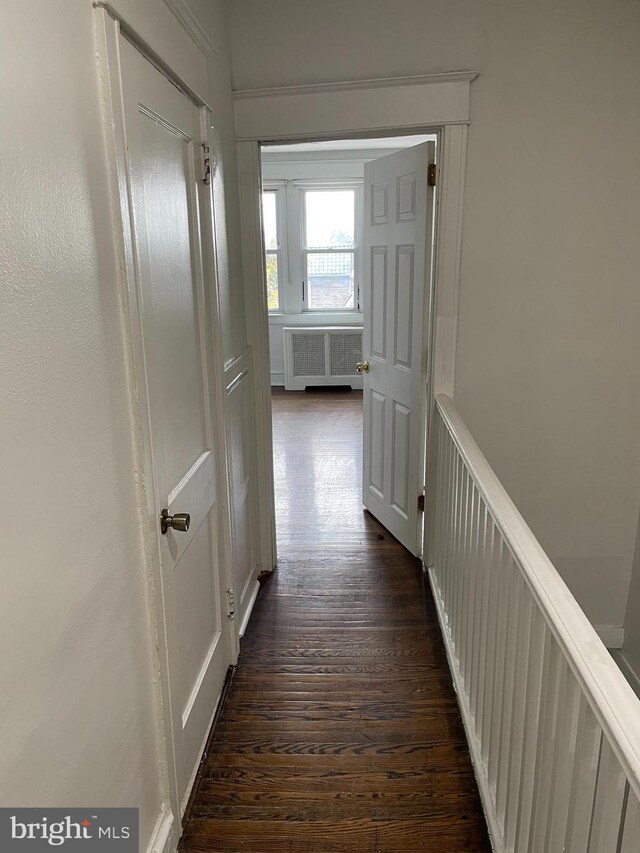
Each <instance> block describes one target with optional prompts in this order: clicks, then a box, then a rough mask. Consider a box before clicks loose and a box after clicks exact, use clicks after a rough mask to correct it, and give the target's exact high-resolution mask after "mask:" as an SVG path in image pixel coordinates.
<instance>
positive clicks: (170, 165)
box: [120, 39, 231, 800]
mask: <svg viewBox="0 0 640 853" xmlns="http://www.w3.org/2000/svg"><path fill="white" fill-rule="evenodd" d="M120 51H121V62H122V75H123V91H124V104H125V125H126V144H127V150H128V171H129V175H128V177H129V187H130V203H131V212H132V220H133V228H134V233H133V245H134V250H135V255H136V258H135V262H136V267H137V268H136V276H135V278H136V283H137V293H136V294H135V295H136V297H137V302H138V312H139V317H140V342H139V348H140V349H142V353H141V354H140V353H138V364H141V365H142V372H143V375H142V376H140V377H139V383H140V386H141V388H142V389H143V392H144V394H145V395H146V400H145V404H146V407H147V409H148V433H149V434H148V436H147V442H148V444H149V447H148V453H149V456H150V465H151V468H152V471H153V480H154V482H153V489H154V495H153V496H150V498H149V513H150V519H151V524H152V526H153V535H154V536H155V537H157V542H158V553H159V560H160V563H161V567H160V577H161V587H162V589H161V602H159V604H160V607H161V610H162V612H161V613H159V614H158V618H161V619H162V620H163V621H164V632H165V637H166V640H165V642H166V649H165V651H166V661H165V665H166V668H167V671H168V683H169V701H170V708H169V709H168V710H169V713H170V716H171V722H172V733H173V740H174V743H173V752H174V756H175V775H176V780H175V782H176V786H177V792H178V797H179V799H180V800H184V798H185V796H186V794H187V793H188V787H189V784H190V781H191V779H192V775H193V772H194V770H195V769H196V765H197V763H198V761H199V758H200V754H201V750H202V747H203V745H204V741H205V738H206V736H207V732H208V729H209V727H210V724H211V720H212V715H213V713H214V710H215V707H216V703H217V700H218V698H219V696H220V693H221V689H222V686H223V683H224V679H225V675H226V672H227V668H228V666H229V664H230V662H231V636H230V631H229V628H228V617H227V605H226V601H225V596H226V591H225V587H224V585H223V579H222V577H221V575H222V572H221V560H220V559H219V554H218V548H217V538H218V537H217V533H216V531H217V526H218V518H217V516H218V511H217V495H216V467H217V466H218V465H219V464H221V463H220V461H219V460H218V458H217V456H218V452H219V448H217V447H216V446H215V441H214V424H213V419H212V409H211V399H210V398H211V397H212V396H213V393H212V392H213V386H212V375H211V366H210V365H211V361H212V356H211V353H212V327H211V318H210V317H209V316H208V311H207V309H206V304H207V303H206V300H205V290H204V288H205V276H204V268H203V256H202V249H201V242H200V215H199V210H198V181H200V180H201V178H202V172H201V153H202V145H201V143H202V131H201V121H200V111H199V109H198V107H197V106H196V105H195V104H194V103H193V102H192V101H191V100H190V99H189V98H188V97H187V96H186V95H184V94H182V92H180V91H179V90H178V89H177V88H176V87H175V86H173V85H172V84H171V83H170V82H169V81H168V80H167V79H166V78H165V77H164V76H163V75H162V74H161V73H160V72H159V71H158V70H157V69H156V68H154V67H153V66H152V65H151V64H150V63H149V62H148V61H147V60H146V59H145V58H144V57H143V56H142V55H141V54H140V53H139V52H138V51H137V50H136V49H135V48H134V47H133V46H132V45H131V44H130V43H128V42H127V41H125V40H124V39H121V40H120ZM206 286H208V287H213V286H214V282H213V281H206ZM163 509H164V510H166V511H167V513H168V515H170V516H174V515H176V514H188V515H189V516H190V524H189V527H188V530H181V529H179V527H178V526H177V527H176V528H172V527H169V528H168V529H167V530H166V532H165V533H163V532H162V530H161V519H160V514H161V511H162V510H163ZM175 523H176V525H178V524H179V520H178V521H176V522H175ZM182 526H183V527H185V526H186V523H185V520H184V519H183V523H182ZM169 747H170V748H171V745H169Z"/></svg>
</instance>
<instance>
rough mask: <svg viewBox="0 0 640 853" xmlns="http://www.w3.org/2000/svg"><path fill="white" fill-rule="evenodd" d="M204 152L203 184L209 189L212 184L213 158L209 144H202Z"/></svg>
mask: <svg viewBox="0 0 640 853" xmlns="http://www.w3.org/2000/svg"><path fill="white" fill-rule="evenodd" d="M202 152H203V164H202V170H203V176H202V183H203V184H205V186H207V187H208V186H209V184H210V183H211V156H210V153H209V144H208V143H207V142H203V143H202Z"/></svg>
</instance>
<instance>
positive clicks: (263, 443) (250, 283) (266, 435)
mask: <svg viewBox="0 0 640 853" xmlns="http://www.w3.org/2000/svg"><path fill="white" fill-rule="evenodd" d="M476 76H477V75H475V74H469V75H468V79H467V80H466V81H464V82H456V83H451V82H448V83H440V84H436V83H434V82H431V83H430V84H429V85H430V87H434V86H438V85H448V86H451V85H457V86H460V85H464V86H466V87H468V86H469V82H470V80H472V79H474V78H475V77H476ZM385 88H386V91H387V92H388V93H391V94H392V95H393V93H394V92H402V91H403V89H402V87H395V88H394V87H392V86H388V85H387V86H385ZM335 94H336V95H340V94H343V93H341V92H337V93H335ZM350 94H352V95H356V96H357V95H358V94H359V93H358V92H351V93H350ZM299 97H302V96H299ZM304 97H305V98H306V99H309V101H311V100H312V99H314V98H315V97H322V98H323V99H327V98H331V97H332V93H331V92H321V93H320V94H319V95H316V96H313V95H304ZM241 100H242V102H243V103H250V101H249V100H248V99H247V100H246V101H245V100H243V99H242V96H241ZM257 100H262V102H263V103H270V102H271V99H270V98H264V96H263V95H262V94H260V95H259V96H257ZM277 100H278V98H274V99H273V101H274V102H275V101H277ZM286 100H287V98H286V97H285V98H283V101H286ZM238 103H239V102H237V103H236V109H237V107H238ZM322 103H325V104H326V101H325V100H323V101H322ZM316 105H317V107H316V108H317V109H318V110H320V108H321V102H319V101H318V102H316ZM305 109H308V110H310V109H311V106H310V103H307V105H306V107H305ZM465 116H466V118H465ZM460 117H461V120H460V121H458V122H456V123H453V124H440V125H438V124H437V123H436V121H435V119H434V118H432V115H431V114H430V113H429V112H428V111H427V112H425V113H423V114H422V113H421V118H420V121H419V123H418V124H416V125H414V126H413V127H412V128H411V129H412V130H413V131H415V132H418V133H436V134H437V136H438V144H437V150H436V153H437V157H438V166H437V172H438V175H437V185H436V211H435V225H434V228H435V246H434V253H433V265H434V266H433V277H432V287H431V294H430V304H429V306H428V309H429V318H428V319H425V322H426V326H425V328H424V329H423V338H424V339H425V341H426V353H425V356H426V355H427V353H428V358H425V361H426V362H427V364H426V377H425V380H426V384H427V393H426V395H425V396H426V399H427V405H426V411H425V413H424V417H425V421H426V432H425V434H428V428H429V422H430V417H431V410H432V407H433V400H434V399H435V396H436V395H437V394H447V395H448V396H451V397H452V396H453V389H454V382H455V362H456V340H457V324H458V291H459V285H460V260H461V254H462V212H463V203H464V178H465V167H466V158H467V130H468V128H467V124H468V103H467V112H466V113H464V112H462V113H461V114H460ZM463 118H464V120H462V119H463ZM414 119H415V117H414ZM414 119H412V120H414ZM287 121H288V125H287V130H286V132H284V133H282V134H280V135H279V136H278V137H277V139H275V140H270V139H269V138H267V137H263V138H262V140H261V141H262V142H264V143H268V142H273V141H276V142H282V143H286V142H296V141H300V139H301V138H305V139H309V138H310V139H311V140H314V139H321V138H322V134H320V133H314V134H312V135H311V137H309V134H308V133H307V134H306V135H305V132H304V131H301V130H300V126H299V125H298V124H297V122H298V115H297V110H292V111H291V113H290V114H289V115H288V119H287ZM305 121H307V123H308V121H309V120H308V119H306V120H305ZM376 122H378V123H376ZM407 130H408V129H407V128H406V127H404V126H401V127H398V126H390V125H385V126H384V127H380V117H379V114H378V115H376V114H375V112H370V113H369V114H368V117H367V118H366V119H365V118H362V119H361V120H360V125H359V126H358V128H357V129H356V130H354V129H353V128H350V129H349V130H348V131H344V130H343V131H336V132H333V133H325V134H324V135H325V136H330V137H331V138H333V139H348V138H355V137H366V136H370V137H371V136H374V137H375V136H384V135H391V136H397V135H399V134H401V133H403V132H407ZM260 144H261V142H260V141H259V140H258V139H257V138H253V139H240V140H239V141H238V143H237V150H238V172H239V178H238V180H239V187H240V221H241V229H242V259H243V269H244V287H245V304H246V305H250V306H253V308H254V310H252V311H249V312H248V316H247V337H248V342H249V344H250V346H251V347H252V350H253V356H254V370H255V377H256V381H255V386H254V387H255V393H256V431H255V434H256V452H257V458H258V471H257V474H258V484H257V485H258V495H259V507H260V530H261V540H260V542H261V550H260V554H261V562H262V567H263V569H265V570H270V569H272V568H273V567H275V565H276V561H277V550H276V539H275V501H274V480H273V439H272V423H271V371H270V358H269V318H268V310H267V303H266V285H265V279H264V264H263V259H262V233H261V219H262V215H261V207H260V191H261V183H262V181H261V168H260ZM425 307H426V306H425ZM425 456H426V451H425ZM426 464H427V460H426V459H425V477H426ZM425 482H426V479H425ZM426 527H427V526H426V525H424V530H425V532H426Z"/></svg>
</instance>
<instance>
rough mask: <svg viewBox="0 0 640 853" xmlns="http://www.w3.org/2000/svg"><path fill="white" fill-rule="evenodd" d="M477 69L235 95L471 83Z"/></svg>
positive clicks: (271, 95)
mask: <svg viewBox="0 0 640 853" xmlns="http://www.w3.org/2000/svg"><path fill="white" fill-rule="evenodd" d="M477 76H478V74H477V73H476V72H475V71H447V72H443V73H442V74H421V75H414V76H411V77H375V78H370V79H367V80H342V81H339V82H337V83H309V84H305V85H301V86H273V87H270V88H264V89H235V90H234V92H233V97H234V98H235V99H236V100H241V99H242V98H274V97H279V96H282V95H314V94H317V93H319V92H343V91H349V92H352V91H356V90H358V89H386V88H389V87H391V86H424V85H425V84H433V83H465V82H466V83H471V81H472V80H475V79H476V77H477Z"/></svg>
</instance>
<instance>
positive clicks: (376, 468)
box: [368, 391, 386, 498]
mask: <svg viewBox="0 0 640 853" xmlns="http://www.w3.org/2000/svg"><path fill="white" fill-rule="evenodd" d="M369 423H370V433H369V434H370V440H371V445H370V451H369V456H370V459H371V466H370V468H369V483H368V486H369V489H371V490H372V491H374V492H375V493H376V495H377V496H378V497H380V498H382V497H384V489H385V482H384V479H385V478H384V469H385V465H384V459H385V453H384V443H385V432H386V400H385V398H384V396H383V395H382V394H380V393H379V392H378V391H371V392H370V394H369Z"/></svg>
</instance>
